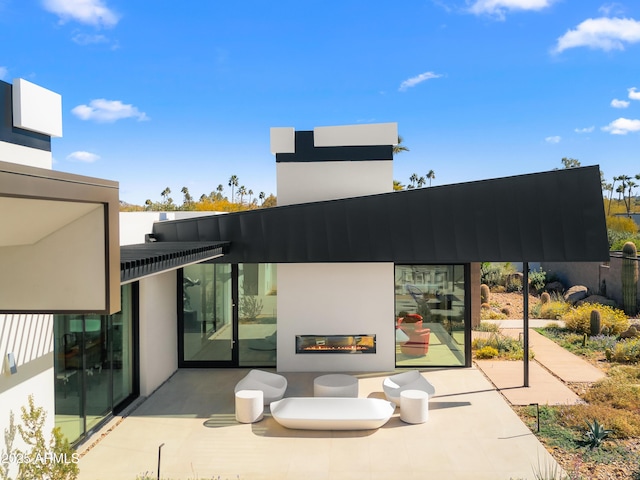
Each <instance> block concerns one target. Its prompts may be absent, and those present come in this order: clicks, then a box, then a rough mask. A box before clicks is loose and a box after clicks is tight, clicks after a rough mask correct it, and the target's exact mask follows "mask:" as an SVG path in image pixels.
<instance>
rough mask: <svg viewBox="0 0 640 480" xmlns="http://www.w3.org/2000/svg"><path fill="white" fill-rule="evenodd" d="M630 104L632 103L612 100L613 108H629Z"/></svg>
mask: <svg viewBox="0 0 640 480" xmlns="http://www.w3.org/2000/svg"><path fill="white" fill-rule="evenodd" d="M629 103H630V102H628V101H626V100H618V99H617V98H614V99H613V100H611V106H612V107H613V108H627V107H628V106H629Z"/></svg>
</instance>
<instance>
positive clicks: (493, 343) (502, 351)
mask: <svg viewBox="0 0 640 480" xmlns="http://www.w3.org/2000/svg"><path fill="white" fill-rule="evenodd" d="M485 347H492V348H494V349H496V350H497V351H498V356H499V357H501V358H505V359H508V360H522V359H523V358H524V349H523V348H522V345H521V344H520V342H519V341H518V340H516V339H515V338H511V337H507V336H505V335H502V334H500V333H492V334H491V335H490V336H489V337H488V338H476V339H474V340H473V342H472V343H471V348H472V349H474V350H476V351H479V350H482V349H483V348H485ZM529 358H533V352H532V351H530V352H529Z"/></svg>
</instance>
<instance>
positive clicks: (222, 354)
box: [182, 263, 234, 362]
mask: <svg viewBox="0 0 640 480" xmlns="http://www.w3.org/2000/svg"><path fill="white" fill-rule="evenodd" d="M231 280H232V276H231V265H229V264H215V263H200V264H197V265H189V266H187V267H185V268H184V269H183V274H182V303H183V305H182V309H183V321H182V352H183V353H182V358H183V359H184V361H198V362H206V361H213V362H230V361H232V358H233V357H232V354H233V341H234V333H233V309H232V305H233V303H232V301H231V298H232V289H231V287H232V281H231Z"/></svg>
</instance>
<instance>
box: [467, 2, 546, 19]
mask: <svg viewBox="0 0 640 480" xmlns="http://www.w3.org/2000/svg"><path fill="white" fill-rule="evenodd" d="M555 1H556V0H475V2H474V3H473V5H471V6H470V7H469V11H470V12H471V13H473V14H475V15H483V14H486V15H492V16H495V17H497V18H498V19H500V20H504V18H505V15H506V13H507V11H512V10H542V9H543V8H547V7H550V6H551V4H552V3H553V2H555Z"/></svg>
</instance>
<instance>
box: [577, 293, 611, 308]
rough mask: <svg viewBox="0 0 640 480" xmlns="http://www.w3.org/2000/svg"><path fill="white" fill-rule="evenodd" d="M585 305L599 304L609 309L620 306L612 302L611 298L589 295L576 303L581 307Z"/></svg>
mask: <svg viewBox="0 0 640 480" xmlns="http://www.w3.org/2000/svg"><path fill="white" fill-rule="evenodd" d="M583 303H598V304H600V305H606V306H608V307H617V306H618V304H617V303H616V301H615V300H611V299H610V298H607V297H603V296H602V295H589V296H588V297H586V298H583V299H582V300H578V302H576V305H578V306H580V305H582V304H583Z"/></svg>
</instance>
